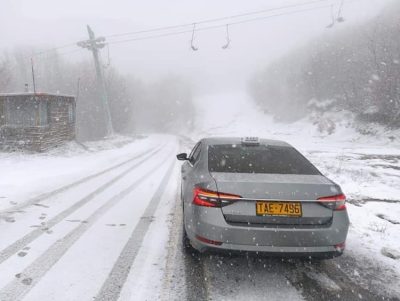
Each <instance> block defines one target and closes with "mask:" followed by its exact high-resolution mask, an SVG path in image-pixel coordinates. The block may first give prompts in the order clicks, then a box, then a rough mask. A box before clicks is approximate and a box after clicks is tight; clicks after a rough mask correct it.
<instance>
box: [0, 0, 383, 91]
mask: <svg viewBox="0 0 400 301" xmlns="http://www.w3.org/2000/svg"><path fill="white" fill-rule="evenodd" d="M306 1H307V0H252V1H243V0H218V1H216V0H201V1H193V0H168V1H165V0H163V1H162V0H149V1H132V0H114V1H110V0H57V1H55V0H34V1H33V0H0V41H1V42H0V50H4V49H9V50H12V49H13V48H14V47H16V46H19V45H34V46H35V47H37V48H40V49H43V48H44V49H45V48H48V47H55V46H60V45H64V44H68V43H71V42H75V41H78V40H82V39H85V38H86V36H87V33H86V28H85V26H86V24H90V25H91V26H92V28H93V29H94V30H95V32H96V34H97V35H99V36H100V35H105V36H107V35H111V34H115V33H124V32H130V31H137V30H142V29H149V28H154V27H159V26H168V25H176V24H182V23H193V22H196V21H198V20H203V19H210V18H217V17H223V16H229V15H234V14H238V13H244V12H250V11H257V10H262V9H267V8H273V7H279V6H282V5H287V4H295V3H303V2H306ZM346 2H347V3H346ZM388 2H390V0H359V1H354V0H353V1H351V0H347V1H345V6H344V9H343V15H344V17H345V19H346V22H345V23H343V24H340V26H337V27H336V28H333V29H330V30H328V29H326V28H325V27H326V25H328V24H329V22H330V9H329V8H326V9H321V10H316V11H311V12H306V13H302V14H296V15H289V16H284V17H279V18H273V19H268V20H263V21H258V22H253V23H248V24H242V25H233V26H231V27H230V33H231V36H230V39H231V47H230V49H228V50H222V49H221V46H222V45H223V44H224V43H225V39H226V37H225V28H219V29H215V30H211V31H204V32H198V33H196V41H195V44H196V46H198V47H199V50H198V51H197V52H193V51H191V50H190V42H189V41H190V38H191V33H187V34H185V35H179V36H172V37H164V38H160V39H155V40H146V41H135V42H131V43H124V44H116V45H110V56H111V63H112V65H113V66H115V67H116V68H118V69H119V70H121V71H122V72H124V73H131V74H133V75H135V76H137V77H139V78H143V79H147V80H151V79H154V78H157V77H160V76H163V75H165V74H169V73H171V74H178V75H183V76H186V77H188V78H190V79H191V80H192V81H193V82H195V83H196V84H197V85H199V86H201V87H202V88H203V90H207V89H208V90H215V89H223V88H232V87H242V86H244V84H245V82H246V80H247V78H248V77H249V75H250V74H251V73H253V72H254V71H255V70H257V69H258V68H261V67H263V66H265V65H267V64H268V63H269V62H271V61H273V60H274V59H276V58H278V57H280V56H282V55H283V54H284V53H286V52H288V51H289V50H291V49H293V48H294V47H300V46H302V45H304V44H306V43H307V42H309V41H310V40H311V39H312V38H313V37H315V36H317V35H319V34H331V33H332V32H334V31H335V30H345V28H346V27H347V26H349V25H352V24H356V23H357V22H360V21H362V20H364V19H366V18H371V17H373V16H375V15H377V14H379V11H380V10H381V9H382V7H383V6H384V5H385V4H387V3H388ZM332 3H335V4H336V9H337V7H338V4H339V3H340V0H336V1H335V0H333V1H332ZM321 5H325V3H323V4H314V5H311V6H308V7H312V6H321ZM280 12H283V11H280ZM264 15H267V14H264ZM224 22H225V23H226V22H227V21H223V22H219V23H218V24H222V25H223V24H224ZM228 22H229V21H228ZM340 27H341V28H342V29H340ZM125 38H128V37H125ZM121 39H123V38H121ZM74 49H78V48H77V47H72V48H66V49H62V50H60V53H63V52H65V53H66V52H70V51H71V50H74ZM105 53H106V52H105V51H103V58H104V56H105ZM63 57H65V59H71V60H79V59H83V58H87V59H89V58H90V56H89V53H87V52H78V53H74V54H69V55H65V56H63ZM104 59H105V58H104Z"/></svg>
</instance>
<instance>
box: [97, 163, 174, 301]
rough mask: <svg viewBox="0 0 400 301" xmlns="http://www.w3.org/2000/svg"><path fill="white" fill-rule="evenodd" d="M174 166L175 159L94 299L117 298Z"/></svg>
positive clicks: (101, 300) (99, 300)
mask: <svg viewBox="0 0 400 301" xmlns="http://www.w3.org/2000/svg"><path fill="white" fill-rule="evenodd" d="M174 167H175V160H174V161H173V162H172V163H171V164H170V166H169V167H168V169H167V172H166V173H165V175H164V177H163V178H162V180H161V183H160V185H159V186H158V188H157V190H156V192H155V193H154V195H153V197H152V198H151V200H150V202H149V204H148V205H147V207H146V209H145V211H144V213H143V215H142V217H141V218H140V220H139V222H138V224H137V225H136V227H135V229H134V230H133V232H132V234H131V237H130V238H129V240H128V242H127V243H126V244H125V246H124V248H123V249H122V252H121V253H120V255H119V257H118V259H117V261H116V262H115V264H114V266H113V268H112V270H111V272H110V274H109V275H108V277H107V279H106V281H105V282H104V283H103V285H102V287H101V289H100V292H99V293H98V294H97V296H96V297H95V300H98V301H106V300H107V301H109V300H110V301H111V300H118V298H119V296H120V293H121V290H122V287H123V285H124V284H125V282H126V279H127V278H128V275H129V272H130V270H131V267H132V264H133V262H134V261H135V258H136V255H137V254H138V252H139V250H140V247H141V245H142V242H143V239H144V237H145V235H146V233H147V231H148V229H149V226H150V224H151V218H152V216H153V215H154V213H155V211H156V209H157V207H158V204H159V203H160V200H161V197H162V195H163V193H164V191H165V189H166V187H167V184H168V182H169V179H170V177H171V172H172V170H173V168H174Z"/></svg>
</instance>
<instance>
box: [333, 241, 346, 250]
mask: <svg viewBox="0 0 400 301" xmlns="http://www.w3.org/2000/svg"><path fill="white" fill-rule="evenodd" d="M334 248H335V250H336V251H337V252H343V251H344V249H345V248H346V242H342V243H340V244H337V245H334Z"/></svg>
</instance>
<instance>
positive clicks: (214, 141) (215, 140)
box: [201, 137, 292, 147]
mask: <svg viewBox="0 0 400 301" xmlns="http://www.w3.org/2000/svg"><path fill="white" fill-rule="evenodd" d="M259 141H260V144H262V145H273V146H286V147H292V146H291V145H290V144H289V143H287V142H285V141H282V140H272V139H264V138H260V139H259ZM201 142H202V143H204V144H207V145H221V144H241V143H242V137H210V138H203V139H201Z"/></svg>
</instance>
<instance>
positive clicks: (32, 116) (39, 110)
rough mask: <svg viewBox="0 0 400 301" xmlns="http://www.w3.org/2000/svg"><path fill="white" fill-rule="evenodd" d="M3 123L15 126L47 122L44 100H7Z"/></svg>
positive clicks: (37, 124) (44, 123) (39, 124)
mask: <svg viewBox="0 0 400 301" xmlns="http://www.w3.org/2000/svg"><path fill="white" fill-rule="evenodd" d="M5 117H6V118H5V119H6V121H5V124H6V125H9V126H16V127H30V126H45V125H47V124H48V112H47V103H46V102H42V101H41V102H35V101H32V100H8V101H7V102H6V105H5Z"/></svg>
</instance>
